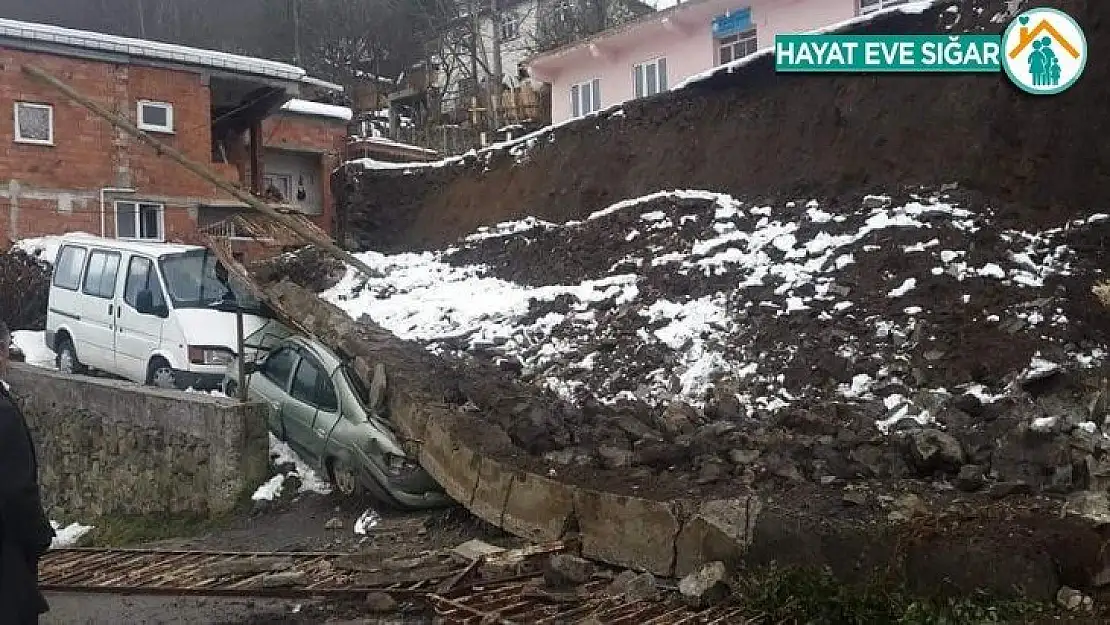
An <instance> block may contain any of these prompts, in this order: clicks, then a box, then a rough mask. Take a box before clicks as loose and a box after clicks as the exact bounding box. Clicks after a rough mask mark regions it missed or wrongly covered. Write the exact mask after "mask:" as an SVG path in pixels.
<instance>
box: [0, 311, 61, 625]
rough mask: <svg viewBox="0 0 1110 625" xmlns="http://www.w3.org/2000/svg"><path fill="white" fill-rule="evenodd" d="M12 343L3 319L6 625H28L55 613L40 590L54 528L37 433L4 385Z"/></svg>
mask: <svg viewBox="0 0 1110 625" xmlns="http://www.w3.org/2000/svg"><path fill="white" fill-rule="evenodd" d="M11 341H12V337H11V331H9V330H8V326H7V325H6V324H5V323H4V322H2V321H0V625H28V624H31V623H38V622H39V615H41V614H44V613H46V612H47V611H48V610H49V609H50V606H49V605H48V604H47V603H46V598H45V597H43V595H42V592H40V591H39V588H38V566H39V560H40V559H41V558H42V556H43V554H45V553H46V551H47V549H49V548H50V543H51V541H52V540H53V539H54V529H53V528H52V527H51V526H50V522H49V521H47V519H46V512H45V511H44V510H43V508H42V495H41V493H40V491H39V483H38V461H37V459H36V457H35V447H34V443H33V442H32V441H31V432H30V430H29V429H28V428H27V422H26V421H25V420H24V419H23V413H22V412H21V411H20V409H19V405H18V404H17V403H16V401H15V398H14V397H13V396H12V394H11V389H10V388H9V387H8V384H7V382H5V381H4V377H5V376H6V375H7V373H8V367H9V363H10V359H11V353H10V349H11Z"/></svg>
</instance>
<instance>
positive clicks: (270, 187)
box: [262, 174, 293, 202]
mask: <svg viewBox="0 0 1110 625" xmlns="http://www.w3.org/2000/svg"><path fill="white" fill-rule="evenodd" d="M262 191H263V192H264V193H265V194H266V196H267V197H272V198H273V199H274V200H275V201H278V202H289V201H292V198H293V176H290V175H287V174H266V175H264V176H262Z"/></svg>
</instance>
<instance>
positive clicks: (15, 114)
mask: <svg viewBox="0 0 1110 625" xmlns="http://www.w3.org/2000/svg"><path fill="white" fill-rule="evenodd" d="M24 107H25V108H30V109H46V112H47V114H48V115H49V120H50V121H49V124H48V125H47V129H48V130H49V133H50V137H49V138H47V139H46V140H42V139H35V138H33V137H23V136H21V135H20V133H19V109H20V108H24ZM12 121H13V122H15V128H14V130H13V136H14V137H15V142H16V143H29V144H32V145H54V105H53V104H42V103H39V102H16V103H15V106H14V108H13V109H12Z"/></svg>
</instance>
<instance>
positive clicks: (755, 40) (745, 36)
mask: <svg viewBox="0 0 1110 625" xmlns="http://www.w3.org/2000/svg"><path fill="white" fill-rule="evenodd" d="M732 38H736V41H729V42H728V43H725V41H726V40H729V39H732ZM744 42H751V43H752V44H753V45H752V51H751V52H749V53H747V54H744V55H741V56H736V49H737V48H739V47H740V44H741V43H744ZM713 47H714V48H715V49H716V55H717V65H723V64H725V63H731V62H733V61H735V60H736V59H742V58H744V57H745V56H749V55H751V54H755V52H757V51H758V50H759V31H758V30H757V29H756V27H755V26H752V27H751V28H749V29H748V30H744V31H740V32H738V33H733V34H731V35H726V36H724V37H718V38H717V39H714V40H713ZM725 48H731V52H730V54H731V55H732V58H731V59H729V60H727V61H724V60H721V56H722V55H721V50H724V49H725Z"/></svg>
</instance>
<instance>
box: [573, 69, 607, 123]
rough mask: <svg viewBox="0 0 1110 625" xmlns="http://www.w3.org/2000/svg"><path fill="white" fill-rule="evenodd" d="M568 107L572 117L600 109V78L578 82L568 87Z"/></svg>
mask: <svg viewBox="0 0 1110 625" xmlns="http://www.w3.org/2000/svg"><path fill="white" fill-rule="evenodd" d="M570 108H571V112H572V114H573V116H574V117H582V116H583V115H589V114H590V113H593V112H595V111H600V110H601V79H600V78H594V79H593V80H591V81H589V82H584V83H579V84H577V85H573V86H572V87H571V88H570Z"/></svg>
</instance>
